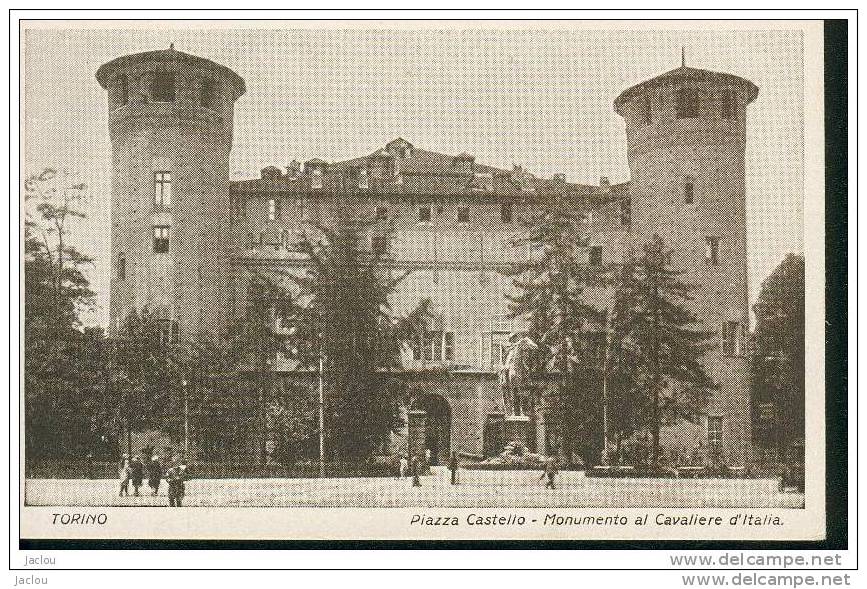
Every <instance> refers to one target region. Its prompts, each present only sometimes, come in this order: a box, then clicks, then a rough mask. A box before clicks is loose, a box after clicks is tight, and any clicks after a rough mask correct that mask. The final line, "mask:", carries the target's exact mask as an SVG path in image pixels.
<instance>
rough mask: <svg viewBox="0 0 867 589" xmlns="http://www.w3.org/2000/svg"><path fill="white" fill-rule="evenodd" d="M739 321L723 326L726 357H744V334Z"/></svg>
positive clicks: (723, 345) (723, 344)
mask: <svg viewBox="0 0 867 589" xmlns="http://www.w3.org/2000/svg"><path fill="white" fill-rule="evenodd" d="M742 331H743V330H742V329H741V324H740V323H739V322H737V321H726V322H725V323H723V326H722V353H723V354H725V355H726V356H742V355H743V333H742Z"/></svg>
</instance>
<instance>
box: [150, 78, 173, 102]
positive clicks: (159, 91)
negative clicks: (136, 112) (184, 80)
mask: <svg viewBox="0 0 867 589" xmlns="http://www.w3.org/2000/svg"><path fill="white" fill-rule="evenodd" d="M151 98H152V99H153V100H154V102H174V101H175V74H173V73H171V72H157V73H155V74H154V81H153V83H152V84H151Z"/></svg>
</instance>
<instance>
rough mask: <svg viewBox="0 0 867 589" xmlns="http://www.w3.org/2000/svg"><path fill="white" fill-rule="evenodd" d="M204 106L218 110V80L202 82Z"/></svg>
mask: <svg viewBox="0 0 867 589" xmlns="http://www.w3.org/2000/svg"><path fill="white" fill-rule="evenodd" d="M201 99H202V100H201V102H202V106H203V107H205V108H207V109H210V110H217V82H216V80H202V95H201Z"/></svg>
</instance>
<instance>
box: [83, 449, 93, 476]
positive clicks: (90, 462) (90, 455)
mask: <svg viewBox="0 0 867 589" xmlns="http://www.w3.org/2000/svg"><path fill="white" fill-rule="evenodd" d="M84 460H85V464H86V467H87V478H89V479H92V478H93V452H88V453H87V456H85V458H84Z"/></svg>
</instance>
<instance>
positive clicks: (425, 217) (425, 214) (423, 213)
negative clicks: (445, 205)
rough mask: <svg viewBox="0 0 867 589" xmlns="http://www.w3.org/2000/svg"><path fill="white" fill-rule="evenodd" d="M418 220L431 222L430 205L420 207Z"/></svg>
mask: <svg viewBox="0 0 867 589" xmlns="http://www.w3.org/2000/svg"><path fill="white" fill-rule="evenodd" d="M418 222H419V223H430V207H419V208H418Z"/></svg>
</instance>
